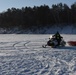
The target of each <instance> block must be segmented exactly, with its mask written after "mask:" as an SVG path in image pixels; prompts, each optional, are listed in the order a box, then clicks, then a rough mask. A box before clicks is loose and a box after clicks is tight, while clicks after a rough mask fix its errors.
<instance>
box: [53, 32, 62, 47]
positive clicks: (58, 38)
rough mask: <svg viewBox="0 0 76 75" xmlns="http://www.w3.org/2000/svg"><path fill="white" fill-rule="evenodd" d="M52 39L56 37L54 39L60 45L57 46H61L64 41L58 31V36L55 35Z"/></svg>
mask: <svg viewBox="0 0 76 75" xmlns="http://www.w3.org/2000/svg"><path fill="white" fill-rule="evenodd" d="M52 37H54V38H55V39H56V40H57V42H58V44H57V45H56V46H59V45H60V42H61V39H62V38H63V37H62V36H61V35H60V34H59V32H58V31H57V32H56V34H55V35H53V36H52Z"/></svg>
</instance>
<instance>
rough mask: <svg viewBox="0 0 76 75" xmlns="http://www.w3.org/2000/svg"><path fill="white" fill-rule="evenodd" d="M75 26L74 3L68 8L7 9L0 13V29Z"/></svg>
mask: <svg viewBox="0 0 76 75" xmlns="http://www.w3.org/2000/svg"><path fill="white" fill-rule="evenodd" d="M59 24H60V25H65V24H74V25H75V24H76V2H75V3H74V4H72V5H71V6H70V7H69V6H68V5H67V4H62V3H59V4H53V5H52V7H51V8H50V7H49V6H48V5H41V6H34V7H22V8H21V9H18V8H9V9H7V11H5V12H2V13H0V27H1V28H12V27H19V28H22V29H23V28H24V29H26V28H31V27H43V26H52V25H59Z"/></svg>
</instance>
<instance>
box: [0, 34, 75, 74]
mask: <svg viewBox="0 0 76 75" xmlns="http://www.w3.org/2000/svg"><path fill="white" fill-rule="evenodd" d="M49 36H50V35H49V34H46V35H26V34H0V75H76V47H74V46H73V47H70V46H68V44H67V45H66V47H62V48H51V47H47V48H42V45H43V44H46V42H47V41H48V38H49ZM62 36H63V38H64V40H65V41H66V42H67V41H69V40H76V35H65V34H63V35H62Z"/></svg>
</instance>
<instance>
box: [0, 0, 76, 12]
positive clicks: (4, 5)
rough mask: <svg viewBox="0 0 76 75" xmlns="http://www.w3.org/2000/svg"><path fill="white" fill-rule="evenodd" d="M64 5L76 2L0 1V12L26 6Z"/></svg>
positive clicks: (42, 0)
mask: <svg viewBox="0 0 76 75" xmlns="http://www.w3.org/2000/svg"><path fill="white" fill-rule="evenodd" d="M60 2H62V3H66V4H67V5H68V6H70V5H72V4H73V3H74V2H76V0H0V12H3V11H6V10H7V9H8V8H12V7H15V8H22V7H26V6H30V7H33V6H40V5H44V4H46V5H48V6H50V7H51V5H52V4H57V3H60Z"/></svg>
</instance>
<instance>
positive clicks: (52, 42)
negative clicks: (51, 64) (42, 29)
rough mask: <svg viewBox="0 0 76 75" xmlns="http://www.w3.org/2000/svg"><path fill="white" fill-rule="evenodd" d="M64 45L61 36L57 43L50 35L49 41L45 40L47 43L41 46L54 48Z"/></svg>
mask: <svg viewBox="0 0 76 75" xmlns="http://www.w3.org/2000/svg"><path fill="white" fill-rule="evenodd" d="M65 45H66V42H65V41H64V40H63V38H61V42H60V45H58V42H57V40H56V39H55V38H54V37H52V38H49V41H47V44H45V45H42V47H43V48H46V46H51V47H52V48H56V47H64V46H65Z"/></svg>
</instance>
